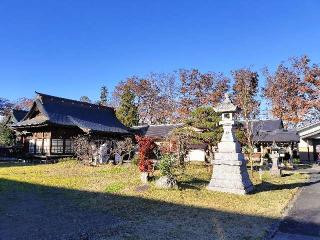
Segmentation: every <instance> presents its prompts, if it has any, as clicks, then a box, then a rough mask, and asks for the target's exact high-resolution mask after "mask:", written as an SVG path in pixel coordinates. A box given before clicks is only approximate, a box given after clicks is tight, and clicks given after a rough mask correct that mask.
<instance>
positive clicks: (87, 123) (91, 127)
mask: <svg viewBox="0 0 320 240" xmlns="http://www.w3.org/2000/svg"><path fill="white" fill-rule="evenodd" d="M35 108H38V109H39V111H40V112H41V113H42V115H43V117H40V118H32V114H33V112H34V111H33V110H34V109H35ZM44 123H52V124H58V125H64V126H76V127H79V128H81V129H83V130H87V131H96V132H111V133H122V134H128V133H129V131H128V128H127V127H125V126H124V125H123V124H122V123H121V122H120V121H119V120H118V119H117V117H116V115H115V112H114V109H113V108H110V107H105V106H99V105H96V104H90V103H85V102H80V101H75V100H70V99H66V98H60V97H55V96H50V95H46V94H42V93H38V98H37V99H36V100H35V102H34V104H33V107H32V109H31V110H30V111H29V113H28V114H27V115H26V116H25V117H24V118H23V120H22V121H21V122H18V123H17V124H15V125H14V126H13V127H23V126H32V125H38V124H44Z"/></svg>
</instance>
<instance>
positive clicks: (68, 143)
mask: <svg viewBox="0 0 320 240" xmlns="http://www.w3.org/2000/svg"><path fill="white" fill-rule="evenodd" d="M64 152H65V153H74V150H73V142H72V140H71V139H65V149H64Z"/></svg>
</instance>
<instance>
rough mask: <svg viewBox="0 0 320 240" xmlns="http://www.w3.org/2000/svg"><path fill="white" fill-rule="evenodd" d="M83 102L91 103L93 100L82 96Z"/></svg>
mask: <svg viewBox="0 0 320 240" xmlns="http://www.w3.org/2000/svg"><path fill="white" fill-rule="evenodd" d="M80 101H81V102H86V103H91V100H90V98H89V97H88V96H81V97H80Z"/></svg>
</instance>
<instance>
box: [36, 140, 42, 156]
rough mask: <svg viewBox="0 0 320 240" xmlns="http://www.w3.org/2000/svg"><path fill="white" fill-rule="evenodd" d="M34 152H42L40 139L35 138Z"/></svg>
mask: <svg viewBox="0 0 320 240" xmlns="http://www.w3.org/2000/svg"><path fill="white" fill-rule="evenodd" d="M36 153H37V154H41V153H42V139H37V140H36Z"/></svg>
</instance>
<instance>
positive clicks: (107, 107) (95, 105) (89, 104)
mask: <svg viewBox="0 0 320 240" xmlns="http://www.w3.org/2000/svg"><path fill="white" fill-rule="evenodd" d="M35 93H36V94H37V95H39V96H40V97H41V96H44V97H48V98H55V99H57V100H61V101H66V102H70V103H76V104H84V105H88V106H93V107H96V108H106V109H111V110H114V108H113V107H109V106H103V105H98V104H94V103H88V102H82V101H79V100H74V99H70V98H63V97H57V96H53V95H49V94H45V93H40V92H37V91H35Z"/></svg>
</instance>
